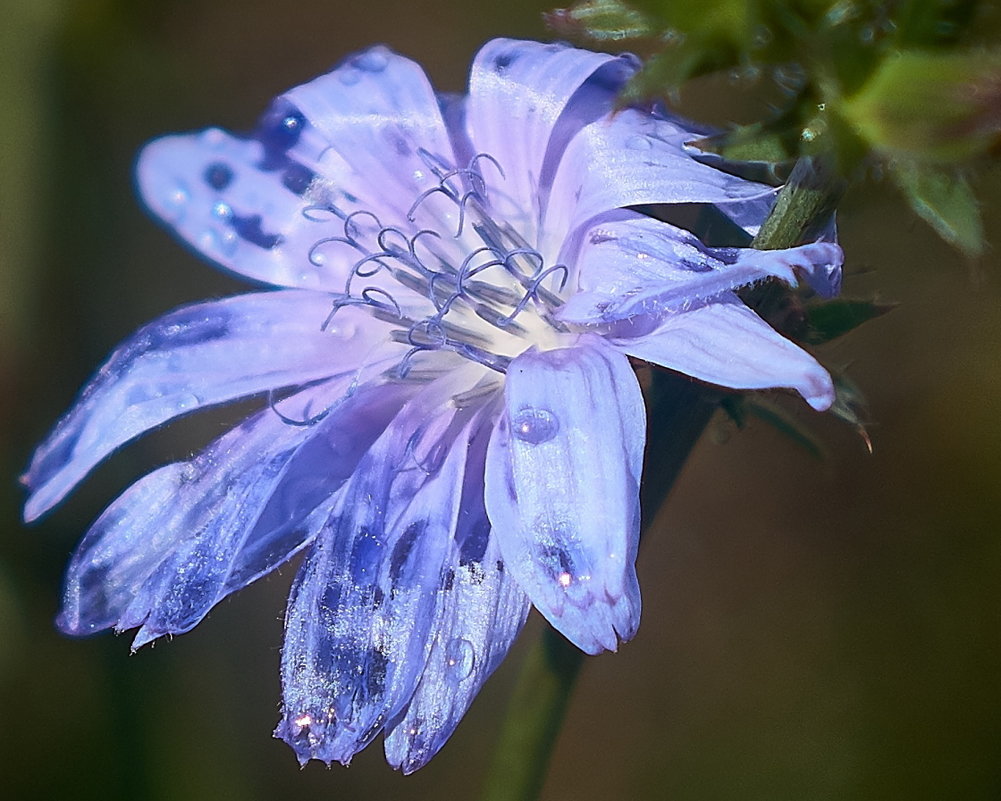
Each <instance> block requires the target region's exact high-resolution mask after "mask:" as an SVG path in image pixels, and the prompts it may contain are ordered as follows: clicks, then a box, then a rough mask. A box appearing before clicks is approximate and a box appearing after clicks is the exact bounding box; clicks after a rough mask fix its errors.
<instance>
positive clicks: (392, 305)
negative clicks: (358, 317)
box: [361, 286, 404, 320]
mask: <svg viewBox="0 0 1001 801" xmlns="http://www.w3.org/2000/svg"><path fill="white" fill-rule="evenodd" d="M372 295H382V297H384V298H386V300H387V301H389V303H384V302H382V301H379V300H373V298H372ZM361 299H362V301H363V302H364V303H366V304H368V305H369V306H373V307H375V308H377V309H386V310H389V309H392V310H393V311H395V312H396V317H397V319H400V320H402V319H404V318H403V309H401V308H400V304H399V303H398V302H397V301H396V298H394V297H393V296H392V295H390V294H389V293H388V292H387V291H386V290H385V289H380V288H379V287H377V286H367V287H365V288H364V289H363V290H362V291H361Z"/></svg>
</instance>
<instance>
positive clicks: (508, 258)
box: [504, 247, 546, 283]
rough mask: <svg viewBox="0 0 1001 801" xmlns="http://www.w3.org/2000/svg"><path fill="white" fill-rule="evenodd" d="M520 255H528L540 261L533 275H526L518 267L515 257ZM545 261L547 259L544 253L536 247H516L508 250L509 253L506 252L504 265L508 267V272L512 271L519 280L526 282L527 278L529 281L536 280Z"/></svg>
mask: <svg viewBox="0 0 1001 801" xmlns="http://www.w3.org/2000/svg"><path fill="white" fill-rule="evenodd" d="M519 257H527V258H529V259H533V260H536V261H538V264H537V265H536V266H535V270H534V271H533V272H532V274H531V275H526V274H525V273H523V272H522V271H521V269H520V268H519V267H518V265H517V263H516V262H515V259H516V258H519ZM545 263H546V262H545V259H543V258H542V254H541V253H539V251H537V250H536V249H535V248H530V247H524V248H514V249H513V250H509V251H507V253H505V254H504V266H505V267H507V269H508V272H510V273H511V274H512V275H513V276H515V277H516V278H517V279H518V280H519V281H522V283H524V281H525V280H526V279H527V280H529V281H533V280H535V278H536V276H538V274H539V273H540V272H541V271H542V268H543V267H544V266H545Z"/></svg>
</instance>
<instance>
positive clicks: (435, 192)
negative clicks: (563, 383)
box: [304, 150, 571, 374]
mask: <svg viewBox="0 0 1001 801" xmlns="http://www.w3.org/2000/svg"><path fill="white" fill-rule="evenodd" d="M419 153H420V155H421V158H422V159H423V161H424V163H425V164H426V165H427V167H428V169H429V170H430V171H431V172H432V173H433V174H434V175H435V177H436V178H437V180H438V184H437V185H436V186H434V187H433V188H431V189H429V190H427V191H425V192H423V193H422V194H420V195H419V196H418V197H417V198H416V199H415V200H414V202H413V204H412V205H411V206H410V209H409V211H408V212H407V215H406V221H405V222H404V223H403V224H402V225H399V226H396V225H386V224H384V222H383V221H382V220H380V219H379V217H378V216H377V215H375V214H373V213H372V212H370V211H355V212H353V213H351V214H342V213H339V212H338V210H337V209H336V208H335V207H332V206H331V205H329V204H326V205H324V206H322V207H321V206H317V207H315V208H307V209H306V210H305V212H304V213H305V214H307V215H309V214H310V213H315V214H319V213H328V214H329V213H331V212H333V213H334V214H336V215H337V216H338V217H340V219H341V220H342V235H341V236H335V237H326V238H324V239H321V240H319V241H318V242H316V243H315V244H314V245H313V247H312V249H311V250H310V254H309V259H310V261H311V262H312V263H313V264H315V265H316V266H322V265H323V264H324V263H325V262H326V259H327V258H328V256H327V255H326V254H327V251H328V249H330V248H334V247H337V248H343V247H345V246H348V247H350V248H352V249H353V250H354V251H355V252H356V253H357V255H358V259H357V260H356V261H355V263H354V265H353V266H352V268H351V271H350V274H349V276H348V278H347V280H346V282H345V286H344V293H343V295H342V296H341V297H339V298H338V299H337V300H336V301H335V302H334V308H333V310H332V312H331V315H330V317H329V318H328V319H327V323H326V325H329V323H330V320H331V319H332V318H333V317H334V315H336V313H337V310H338V309H339V308H342V307H343V306H348V305H360V306H364V307H367V308H368V309H369V310H371V312H372V314H374V315H375V316H377V317H379V318H380V319H384V320H387V321H389V322H394V323H398V324H399V327H398V328H396V329H395V330H394V331H393V333H392V336H393V338H394V339H396V340H397V341H399V342H403V343H406V344H409V345H410V346H411V350H410V351H409V352H408V354H407V356H405V357H404V359H403V360H402V361H401V364H400V368H399V370H400V373H401V374H405V373H406V371H407V369H408V367H407V365H408V362H409V360H410V358H411V357H412V356H413V355H414V354H416V353H418V352H421V351H428V350H450V351H453V352H455V353H458V354H460V355H461V356H464V357H466V358H468V359H471V360H472V361H475V362H478V363H480V364H483V365H485V366H487V367H489V368H491V369H493V370H497V371H499V372H504V371H506V369H507V366H508V364H509V363H510V361H511V359H513V358H514V357H515V356H517V355H518V354H520V353H522V352H524V351H525V350H527V349H528V348H529V347H531V346H535V347H537V348H538V349H540V350H548V349H551V348H554V347H559V346H560V345H564V344H567V341H568V339H569V338H570V337H571V335H570V333H569V331H568V329H567V328H566V326H564V325H563V324H561V323H560V322H559V321H557V320H556V318H555V312H556V310H557V309H558V307H559V306H560V305H562V303H563V299H562V296H561V293H562V292H563V291H564V289H565V285H566V282H567V279H568V277H569V272H568V269H567V267H566V266H564V265H561V264H554V265H551V264H547V263H546V260H545V258H544V256H543V254H542V253H540V252H539V251H538V250H537V249H535V248H534V247H532V246H531V245H529V244H528V243H527V242H526V241H525V239H524V238H523V237H522V236H521V235H520V234H519V232H518V231H517V230H515V229H514V228H513V227H512V226H511V225H510V224H509V223H507V222H505V221H500V220H496V219H494V218H493V217H492V216H491V215H490V212H489V201H488V192H487V181H486V179H485V177H484V175H483V172H482V171H481V169H480V167H481V165H484V164H486V165H488V166H490V167H492V168H494V169H495V170H496V172H497V173H498V174H499V175H501V176H502V177H503V172H502V170H501V168H500V165H498V164H497V162H496V160H495V159H493V158H492V157H491V156H489V155H486V154H482V153H481V154H479V155H477V156H475V157H474V158H473V159H472V160H471V161H470V162H469V165H468V166H467V167H465V168H462V169H458V168H450V167H448V166H447V165H445V164H442V163H441V162H440V161H439V160H438V159H436V158H435V157H434V156H432V155H431V154H430V153H428V152H427V151H423V150H421V151H419ZM422 226H424V227H422Z"/></svg>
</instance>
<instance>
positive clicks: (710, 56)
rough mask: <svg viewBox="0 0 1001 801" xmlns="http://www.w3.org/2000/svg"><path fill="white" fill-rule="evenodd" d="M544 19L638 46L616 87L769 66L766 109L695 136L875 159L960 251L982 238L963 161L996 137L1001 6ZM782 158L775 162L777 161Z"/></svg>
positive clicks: (745, 151) (845, 159)
mask: <svg viewBox="0 0 1001 801" xmlns="http://www.w3.org/2000/svg"><path fill="white" fill-rule="evenodd" d="M548 21H549V23H550V25H551V26H552V27H553V28H554V29H555V30H556V31H557V32H558V33H560V34H561V35H564V36H567V37H569V38H572V39H576V40H578V41H585V42H591V43H597V44H601V45H603V46H605V47H607V46H608V43H609V42H616V43H621V45H622V46H625V47H630V48H632V49H635V50H636V51H637V52H639V53H640V54H641V55H643V56H645V57H646V59H647V60H646V66H645V68H644V70H643V71H642V72H641V73H640V74H639V75H638V76H637V78H636V80H635V81H634V82H633V84H632V85H631V86H630V87H629V89H628V92H627V96H626V97H625V98H624V100H625V101H627V102H628V101H634V100H638V99H645V98H657V97H661V96H663V95H665V94H669V93H671V92H673V91H675V90H677V89H678V88H680V87H681V86H682V85H683V84H684V83H685V82H686V81H688V80H689V79H692V78H696V77H699V76H702V75H705V74H707V73H711V72H716V71H726V72H728V73H729V74H730V76H731V77H732V78H733V79H734V80H737V81H746V82H748V83H754V82H758V81H763V80H770V81H771V82H773V83H774V84H775V85H776V86H777V87H778V88H779V89H780V90H781V94H782V96H783V100H782V101H780V102H779V103H777V104H776V105H775V106H774V110H773V113H772V114H771V116H770V117H769V118H768V119H763V120H759V121H756V122H754V123H752V124H749V125H744V126H740V127H735V128H733V129H732V130H729V131H726V132H724V133H723V134H720V135H717V136H715V137H711V138H710V139H707V140H705V141H704V142H703V143H702V146H703V147H705V148H706V149H708V150H712V151H714V152H717V153H721V154H722V155H724V156H726V157H728V158H731V159H737V160H745V161H766V162H784V161H791V160H793V159H795V158H796V157H798V156H802V155H823V156H824V157H826V158H830V159H832V160H833V161H834V163H835V164H836V165H837V167H838V169H839V170H840V171H841V172H842V173H843V174H844V175H846V176H848V177H852V176H856V175H859V174H861V173H862V172H863V169H862V168H864V167H866V166H868V165H871V164H872V163H873V162H874V161H878V162H881V163H882V167H881V169H884V170H886V171H888V172H889V174H890V175H891V176H892V177H893V179H894V181H895V182H896V184H897V185H898V186H899V188H900V189H901V191H902V192H903V194H904V196H905V197H906V198H907V201H908V203H909V205H910V206H911V208H912V209H913V210H914V211H915V212H916V213H917V214H919V215H920V216H921V217H922V218H923V219H925V220H926V221H927V222H928V223H929V224H930V225H931V226H932V227H933V228H934V229H935V230H936V231H937V232H938V233H939V234H940V235H941V236H942V237H943V238H945V239H946V240H947V241H948V242H950V243H951V244H953V245H954V246H956V247H957V248H959V249H960V250H962V251H963V252H964V253H966V254H967V255H969V256H978V255H980V254H981V253H982V252H983V249H984V242H983V234H982V225H981V222H980V211H979V207H978V204H977V201H976V198H975V196H974V194H973V191H972V189H971V188H970V187H969V185H968V182H967V177H966V176H967V173H968V172H969V171H970V168H971V165H974V164H976V163H978V162H979V161H982V160H985V159H988V158H991V157H996V156H997V154H998V150H999V144H1001V9H999V8H998V7H997V4H995V3H993V2H989V1H988V0H891V1H890V2H877V1H875V0H699V2H694V0H630V2H624V1H623V0H584V1H583V2H581V3H578V4H576V5H574V6H571V7H569V8H566V9H560V10H557V11H554V12H552V13H551V14H550V15H549V17H548ZM780 172H781V170H780Z"/></svg>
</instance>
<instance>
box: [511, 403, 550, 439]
mask: <svg viewBox="0 0 1001 801" xmlns="http://www.w3.org/2000/svg"><path fill="white" fill-rule="evenodd" d="M559 430H560V421H559V420H558V419H557V418H556V415H554V414H553V413H552V412H551V411H549V410H548V409H539V408H534V407H528V408H525V409H522V410H521V411H519V412H518V413H517V414H516V415H515V416H514V417H513V418H512V419H511V431H512V433H513V434H514V436H515V437H516V438H517V439H520V440H522V441H523V442H528V443H530V444H531V445H540V444H541V443H543V442H548V441H549V440H551V439H552V438H553V437H555V436H556V432H558V431H559Z"/></svg>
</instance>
